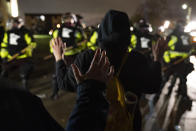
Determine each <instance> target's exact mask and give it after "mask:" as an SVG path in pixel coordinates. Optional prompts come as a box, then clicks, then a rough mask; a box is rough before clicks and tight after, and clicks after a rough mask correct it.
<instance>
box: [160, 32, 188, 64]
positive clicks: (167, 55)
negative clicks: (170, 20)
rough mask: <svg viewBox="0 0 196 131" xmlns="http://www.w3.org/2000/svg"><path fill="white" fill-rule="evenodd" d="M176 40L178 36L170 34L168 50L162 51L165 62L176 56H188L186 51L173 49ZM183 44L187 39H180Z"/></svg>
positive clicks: (186, 42) (185, 43)
mask: <svg viewBox="0 0 196 131" xmlns="http://www.w3.org/2000/svg"><path fill="white" fill-rule="evenodd" d="M177 42H178V37H177V36H175V35H172V36H171V39H170V40H169V42H168V48H169V50H167V51H165V52H164V55H163V59H164V61H165V62H166V63H170V62H171V60H172V59H175V58H177V57H181V58H186V57H188V53H185V52H179V51H175V47H176V43H177ZM182 42H183V45H187V44H189V43H188V39H187V41H185V40H184V39H182Z"/></svg>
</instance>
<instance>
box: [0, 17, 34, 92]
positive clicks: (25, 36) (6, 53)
mask: <svg viewBox="0 0 196 131" xmlns="http://www.w3.org/2000/svg"><path fill="white" fill-rule="evenodd" d="M11 24H12V26H11V27H12V28H11V29H10V30H8V31H7V32H5V34H4V37H3V41H2V42H1V58H2V60H3V70H2V72H1V76H2V77H6V76H8V73H9V72H10V71H12V70H13V69H18V70H19V72H20V78H21V79H22V86H23V88H25V89H28V88H27V82H28V81H27V80H28V77H29V74H30V72H31V70H32V68H33V64H32V60H31V58H32V56H33V49H34V48H35V47H36V43H35V41H34V38H33V36H32V34H31V32H30V31H29V30H28V29H26V28H25V26H24V21H23V19H22V18H13V19H12V20H11Z"/></svg>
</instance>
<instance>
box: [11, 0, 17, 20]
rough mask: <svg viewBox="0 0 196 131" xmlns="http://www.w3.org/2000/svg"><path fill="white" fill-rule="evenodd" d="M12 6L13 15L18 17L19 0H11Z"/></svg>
mask: <svg viewBox="0 0 196 131" xmlns="http://www.w3.org/2000/svg"><path fill="white" fill-rule="evenodd" d="M10 7H11V15H12V16H13V17H18V1H17V0H11V1H10Z"/></svg>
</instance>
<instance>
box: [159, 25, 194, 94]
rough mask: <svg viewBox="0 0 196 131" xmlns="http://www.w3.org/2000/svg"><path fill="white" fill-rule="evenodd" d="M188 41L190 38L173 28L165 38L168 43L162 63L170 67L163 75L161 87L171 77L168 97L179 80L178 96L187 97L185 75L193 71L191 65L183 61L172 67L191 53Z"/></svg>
mask: <svg viewBox="0 0 196 131" xmlns="http://www.w3.org/2000/svg"><path fill="white" fill-rule="evenodd" d="M190 39H191V37H190V36H189V35H188V34H187V33H185V32H183V31H180V30H179V28H178V27H177V28H175V29H174V31H173V32H172V33H171V34H170V35H169V36H168V37H167V41H168V50H167V51H165V52H164V56H163V59H164V63H165V65H167V66H168V65H170V66H171V68H169V69H168V70H167V71H166V72H165V73H164V78H163V80H164V81H163V83H162V87H161V88H163V86H164V85H165V83H166V82H167V81H168V80H169V78H170V76H171V75H173V77H172V80H171V85H170V86H169V87H168V89H169V90H168V95H170V94H171V92H172V89H173V87H174V85H175V82H176V79H177V78H180V84H179V88H178V95H182V96H184V97H188V96H187V87H186V81H187V79H186V77H187V75H188V74H189V73H190V72H191V71H192V70H193V65H192V64H191V63H190V62H189V61H188V60H184V61H182V62H180V63H178V64H175V65H172V64H173V62H175V61H177V60H179V59H186V58H188V56H189V53H190V51H191V46H190Z"/></svg>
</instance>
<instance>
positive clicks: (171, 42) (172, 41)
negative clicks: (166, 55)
mask: <svg viewBox="0 0 196 131" xmlns="http://www.w3.org/2000/svg"><path fill="white" fill-rule="evenodd" d="M177 41H178V38H177V37H176V36H174V35H172V36H171V40H170V41H169V43H168V47H169V48H170V49H171V50H175V43H176V42H177Z"/></svg>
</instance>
